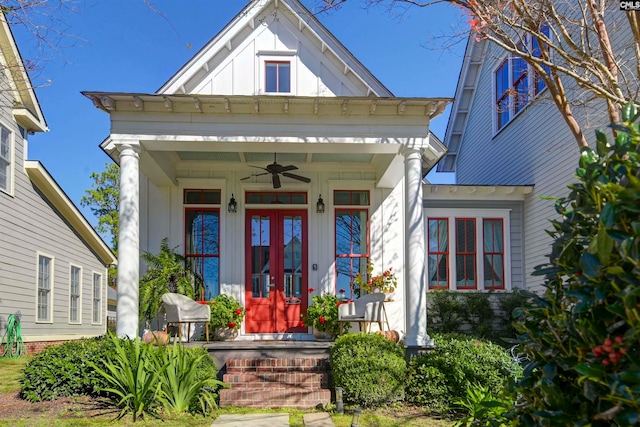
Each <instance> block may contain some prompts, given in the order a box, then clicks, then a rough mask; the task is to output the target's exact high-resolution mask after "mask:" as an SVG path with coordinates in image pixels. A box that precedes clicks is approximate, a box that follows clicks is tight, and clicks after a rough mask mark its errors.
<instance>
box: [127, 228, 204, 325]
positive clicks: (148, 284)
mask: <svg viewBox="0 0 640 427" xmlns="http://www.w3.org/2000/svg"><path fill="white" fill-rule="evenodd" d="M175 250H176V248H170V247H169V239H168V238H167V237H165V238H163V239H162V242H161V243H160V252H158V254H157V255H155V254H152V253H149V252H143V253H142V255H141V257H142V259H143V260H144V261H145V262H146V263H147V272H146V273H145V274H144V276H142V278H141V279H140V298H139V304H140V322H143V321H145V319H146V320H151V319H153V318H154V317H156V315H157V314H158V310H160V305H161V304H162V295H163V294H166V293H168V292H169V282H170V281H173V283H175V285H176V289H177V292H178V293H179V294H182V295H186V296H188V297H190V298H193V296H194V286H193V283H194V281H195V278H194V275H193V273H192V272H191V270H189V269H187V268H185V258H184V257H183V256H182V255H180V254H179V253H177V252H176V251H175Z"/></svg>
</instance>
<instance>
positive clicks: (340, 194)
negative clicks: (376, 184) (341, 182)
mask: <svg viewBox="0 0 640 427" xmlns="http://www.w3.org/2000/svg"><path fill="white" fill-rule="evenodd" d="M333 204H334V205H350V204H351V192H350V191H334V192H333Z"/></svg>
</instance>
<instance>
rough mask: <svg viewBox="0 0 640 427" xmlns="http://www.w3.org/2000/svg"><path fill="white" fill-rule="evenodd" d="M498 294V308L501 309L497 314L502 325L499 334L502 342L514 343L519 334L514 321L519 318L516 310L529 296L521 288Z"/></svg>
mask: <svg viewBox="0 0 640 427" xmlns="http://www.w3.org/2000/svg"><path fill="white" fill-rule="evenodd" d="M497 295H499V298H498V308H499V309H500V310H499V312H498V315H497V318H498V321H499V325H500V328H499V330H498V336H499V338H500V342H504V343H510V344H513V343H514V342H515V341H516V337H517V335H518V332H517V331H516V328H515V325H514V322H517V321H518V320H519V318H518V317H516V310H518V309H520V308H522V307H523V306H524V304H525V302H526V300H527V297H526V296H525V295H524V294H523V293H522V292H520V290H516V291H513V292H507V293H501V294H497Z"/></svg>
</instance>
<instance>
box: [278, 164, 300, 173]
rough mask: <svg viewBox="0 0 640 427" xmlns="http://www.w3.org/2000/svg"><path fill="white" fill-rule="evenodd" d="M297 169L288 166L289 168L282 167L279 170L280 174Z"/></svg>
mask: <svg viewBox="0 0 640 427" xmlns="http://www.w3.org/2000/svg"><path fill="white" fill-rule="evenodd" d="M297 169H298V167H297V166H294V165H289V166H283V167H281V168H280V172H288V171H294V170H297Z"/></svg>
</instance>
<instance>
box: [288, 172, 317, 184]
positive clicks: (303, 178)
mask: <svg viewBox="0 0 640 427" xmlns="http://www.w3.org/2000/svg"><path fill="white" fill-rule="evenodd" d="M282 175H283V176H286V177H289V178H293V179H297V180H298V181H302V182H306V183H310V182H311V179H309V178H307V177H306V176H300V175H296V174H295V173H288V172H283V173H282Z"/></svg>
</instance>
